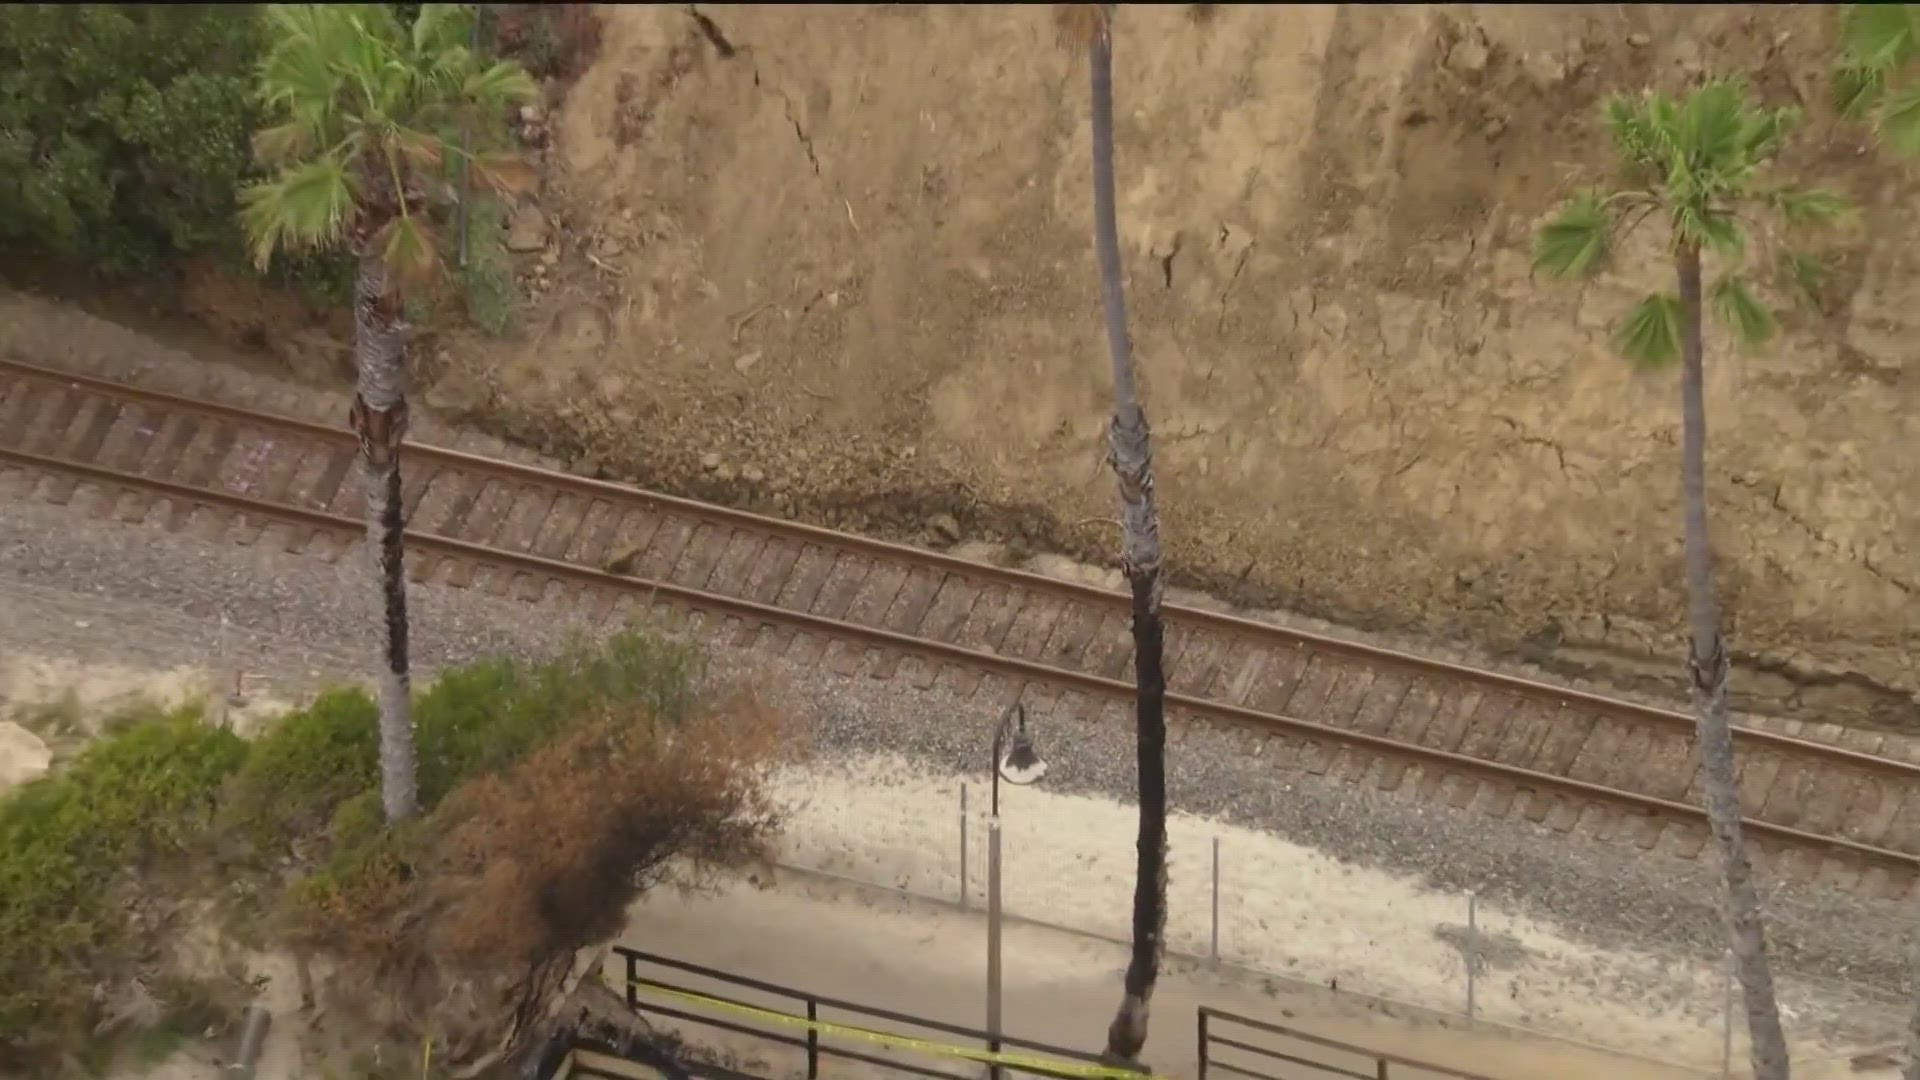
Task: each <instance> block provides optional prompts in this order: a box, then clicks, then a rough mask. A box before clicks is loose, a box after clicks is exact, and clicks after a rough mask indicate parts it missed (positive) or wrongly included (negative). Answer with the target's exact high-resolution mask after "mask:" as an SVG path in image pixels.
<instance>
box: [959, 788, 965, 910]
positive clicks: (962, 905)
mask: <svg viewBox="0 0 1920 1080" xmlns="http://www.w3.org/2000/svg"><path fill="white" fill-rule="evenodd" d="M960 910H961V911H965V910H967V785H966V784H965V783H964V782H962V783H961V785H960Z"/></svg>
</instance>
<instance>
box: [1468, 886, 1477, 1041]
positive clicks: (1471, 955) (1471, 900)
mask: <svg viewBox="0 0 1920 1080" xmlns="http://www.w3.org/2000/svg"><path fill="white" fill-rule="evenodd" d="M1479 899H1480V898H1479V897H1478V896H1477V895H1475V894H1474V893H1468V894H1467V1019H1469V1020H1471V1019H1473V978H1474V974H1475V969H1477V968H1478V967H1479V966H1480V963H1479V960H1480V916H1479V912H1478V910H1477V908H1478V906H1479V905H1478V901H1479Z"/></svg>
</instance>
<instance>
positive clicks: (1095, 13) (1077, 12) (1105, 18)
mask: <svg viewBox="0 0 1920 1080" xmlns="http://www.w3.org/2000/svg"><path fill="white" fill-rule="evenodd" d="M1053 27H1054V31H1055V33H1057V34H1058V35H1059V38H1060V42H1061V44H1063V45H1065V46H1066V47H1067V48H1070V49H1076V50H1081V49H1086V48H1088V47H1089V46H1091V45H1092V44H1093V41H1094V39H1095V38H1096V37H1099V36H1101V35H1105V34H1110V33H1112V32H1113V5H1112V4H1055V5H1053Z"/></svg>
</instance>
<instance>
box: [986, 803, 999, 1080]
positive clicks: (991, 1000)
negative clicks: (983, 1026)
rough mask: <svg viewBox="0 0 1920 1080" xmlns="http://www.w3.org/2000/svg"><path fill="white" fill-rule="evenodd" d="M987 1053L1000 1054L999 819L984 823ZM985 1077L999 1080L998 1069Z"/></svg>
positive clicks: (992, 1066) (993, 818) (988, 1071)
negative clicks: (985, 848)
mask: <svg viewBox="0 0 1920 1080" xmlns="http://www.w3.org/2000/svg"><path fill="white" fill-rule="evenodd" d="M987 1049H988V1050H990V1051H992V1052H993V1053H996V1054H997V1053H999V1052H1000V819H999V818H998V817H990V818H988V819H987ZM987 1075H988V1076H990V1077H992V1078H993V1080H1000V1066H999V1065H998V1064H994V1065H990V1066H988V1068H987Z"/></svg>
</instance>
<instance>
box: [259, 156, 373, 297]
mask: <svg viewBox="0 0 1920 1080" xmlns="http://www.w3.org/2000/svg"><path fill="white" fill-rule="evenodd" d="M354 198H355V189H354V181H353V175H352V173H351V172H350V171H349V170H348V169H347V168H346V165H345V163H344V162H343V161H341V160H340V159H339V158H337V157H319V158H315V159H313V160H312V161H309V162H306V163H304V164H301V165H294V166H290V167H288V168H287V169H286V170H284V171H283V172H281V174H280V175H279V176H278V177H275V178H274V179H272V180H265V181H262V182H260V183H257V184H252V185H250V186H248V187H246V188H244V189H242V190H241V192H240V220H241V224H242V225H243V226H244V227H245V228H246V232H247V237H248V241H249V243H250V246H251V248H252V251H253V261H254V265H255V266H256V267H258V268H259V269H261V270H265V269H266V268H267V266H268V264H269V263H271V262H272V260H273V255H274V253H275V252H276V251H288V252H293V251H310V250H313V249H315V248H322V247H327V246H329V245H332V244H335V243H338V242H339V241H340V240H341V239H343V238H344V237H345V235H346V232H347V226H348V224H349V223H351V222H352V220H353V216H354Z"/></svg>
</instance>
